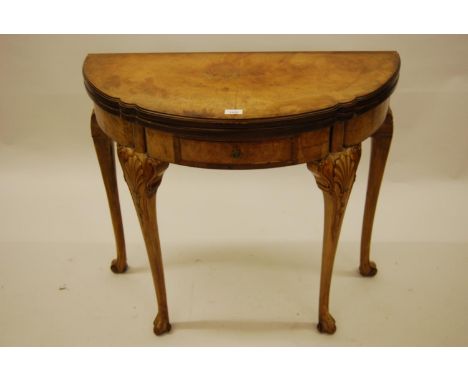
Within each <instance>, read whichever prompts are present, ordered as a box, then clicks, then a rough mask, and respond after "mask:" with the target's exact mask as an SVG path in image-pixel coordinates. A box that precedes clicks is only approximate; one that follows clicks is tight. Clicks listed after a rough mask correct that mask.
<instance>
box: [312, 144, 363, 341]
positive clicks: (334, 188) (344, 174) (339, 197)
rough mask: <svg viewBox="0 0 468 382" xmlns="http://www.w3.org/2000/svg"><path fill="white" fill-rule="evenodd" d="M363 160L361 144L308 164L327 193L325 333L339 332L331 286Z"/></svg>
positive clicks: (322, 310) (322, 314) (322, 284)
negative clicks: (331, 305) (345, 218)
mask: <svg viewBox="0 0 468 382" xmlns="http://www.w3.org/2000/svg"><path fill="white" fill-rule="evenodd" d="M360 157H361V145H360V144H359V145H356V146H352V147H350V148H347V149H344V150H343V151H340V152H334V153H330V154H328V156H326V157H325V158H324V159H322V160H320V161H313V162H309V163H308V164H307V167H308V168H309V170H311V171H312V172H313V174H314V176H315V179H316V181H317V185H318V186H319V188H320V189H321V190H322V191H323V198H324V202H325V208H324V211H325V221H324V228H323V249H322V270H321V276H320V298H319V323H318V325H317V328H318V330H319V331H320V332H322V333H328V334H333V333H334V332H335V331H336V325H335V320H334V318H333V316H332V315H331V314H330V311H329V297H330V284H331V276H332V271H333V262H334V260H335V253H336V248H337V245H338V239H339V237H340V231H341V224H342V222H343V216H344V213H345V210H346V205H347V203H348V199H349V195H350V193H351V189H352V187H353V183H354V180H355V178H356V170H357V166H358V164H359V159H360Z"/></svg>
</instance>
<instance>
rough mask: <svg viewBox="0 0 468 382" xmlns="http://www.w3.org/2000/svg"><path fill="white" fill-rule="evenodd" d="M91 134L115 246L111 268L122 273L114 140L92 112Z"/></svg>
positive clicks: (124, 258)
mask: <svg viewBox="0 0 468 382" xmlns="http://www.w3.org/2000/svg"><path fill="white" fill-rule="evenodd" d="M91 135H92V137H93V141H94V147H95V149H96V155H97V157H98V161H99V167H100V168H101V174H102V179H103V180H104V187H105V188H106V194H107V201H108V203H109V209H110V213H111V218H112V226H113V228H114V236H115V243H116V247H117V258H116V259H114V260H112V264H111V269H112V272H114V273H123V272H125V271H126V270H127V256H126V252H125V238H124V231H123V225H122V214H121V212H120V202H119V190H118V188H117V178H116V174H115V153H114V142H113V141H112V140H111V139H109V138H108V137H107V135H106V134H104V132H103V131H102V130H101V128H100V127H99V125H98V123H97V121H96V116H95V114H94V113H93V114H92V116H91Z"/></svg>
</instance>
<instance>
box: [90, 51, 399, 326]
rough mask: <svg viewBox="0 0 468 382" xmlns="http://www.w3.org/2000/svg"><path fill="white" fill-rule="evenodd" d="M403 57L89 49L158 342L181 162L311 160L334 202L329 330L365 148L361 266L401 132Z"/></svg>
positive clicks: (330, 211) (97, 130)
mask: <svg viewBox="0 0 468 382" xmlns="http://www.w3.org/2000/svg"><path fill="white" fill-rule="evenodd" d="M399 69H400V58H399V55H398V53H396V52H268V53H266V52H265V53H167V54H166V53H154V54H90V55H88V56H87V57H86V60H85V62H84V65H83V75H84V82H85V87H86V90H87V92H88V94H89V96H90V97H91V98H92V100H93V102H94V111H93V114H92V117H91V132H92V136H93V140H94V145H95V148H96V153H97V157H98V160H99V165H100V168H101V172H102V177H103V179H104V185H105V189H106V193H107V198H108V202H109V207H110V212H111V217H112V223H113V228H114V234H115V240H116V246H117V258H116V259H115V260H114V261H113V262H112V266H111V269H112V271H114V272H115V273H121V272H125V270H126V269H127V260H126V253H125V241H124V233H123V226H122V218H121V213H120V205H119V197H118V191H117V181H116V170H115V159H114V158H115V156H114V142H116V143H117V153H118V158H119V160H120V164H121V166H122V169H123V173H124V176H125V180H126V182H127V184H128V187H129V189H130V192H131V194H132V198H133V201H134V204H135V208H136V211H137V214H138V218H139V221H140V225H141V230H142V232H143V237H144V240H145V245H146V250H147V252H148V258H149V262H150V265H151V271H152V275H153V281H154V286H155V290H156V297H157V305H158V313H157V316H156V319H155V321H154V332H155V333H156V334H157V335H160V334H163V333H165V332H168V331H169V330H170V329H171V325H170V323H169V314H168V307H167V301H166V287H165V282H164V270H163V262H162V256H161V249H160V242H159V235H158V226H157V220H156V191H157V189H158V187H159V185H160V184H161V180H162V177H163V174H164V171H165V170H166V169H167V168H168V166H169V164H170V163H174V164H179V165H184V166H192V167H203V168H218V169H219V168H221V169H256V168H269V167H279V166H289V165H295V164H306V165H307V168H308V169H309V170H310V171H312V173H313V174H314V176H315V179H316V182H317V185H318V187H319V188H320V189H321V190H322V192H323V196H324V203H325V208H324V210H325V221H324V233H323V251H322V268H321V279H320V299H319V322H318V325H317V326H318V329H319V330H320V331H321V332H325V333H330V334H331V333H334V332H335V330H336V326H335V320H334V319H333V317H332V315H331V314H330V311H329V295H330V284H331V276H332V269H333V262H334V258H335V252H336V248H337V244H338V239H339V235H340V230H341V224H342V221H343V216H344V213H345V210H346V205H347V202H348V198H349V195H350V193H351V188H352V186H353V183H354V179H355V176H356V169H357V166H358V163H359V158H360V155H361V142H362V141H364V140H365V139H367V138H369V137H370V138H371V140H372V148H371V158H370V171H369V179H368V186H367V196H366V203H365V211H364V222H363V227H362V237H361V256H360V266H359V271H360V273H361V274H362V275H363V276H374V275H375V274H376V272H377V268H376V266H375V263H374V262H372V261H370V260H369V248H370V240H371V234H372V225H373V221H374V214H375V209H376V204H377V198H378V194H379V189H380V184H381V182H382V176H383V172H384V167H385V163H386V159H387V155H388V151H389V147H390V142H391V139H392V132H393V120H392V113H391V111H390V108H389V98H390V95H391V93H392V92H393V90H394V89H395V86H396V84H397V81H398V75H399Z"/></svg>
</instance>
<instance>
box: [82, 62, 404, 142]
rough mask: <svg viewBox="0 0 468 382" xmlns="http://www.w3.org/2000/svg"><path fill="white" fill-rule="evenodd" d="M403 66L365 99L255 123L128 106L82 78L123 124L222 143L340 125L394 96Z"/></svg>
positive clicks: (101, 104) (100, 103) (94, 96)
mask: <svg viewBox="0 0 468 382" xmlns="http://www.w3.org/2000/svg"><path fill="white" fill-rule="evenodd" d="M400 65H401V62H400V61H399V62H398V67H397V69H396V70H395V73H394V74H393V75H392V76H391V77H390V79H389V80H388V81H387V82H386V83H385V84H384V85H382V86H381V87H380V88H378V89H376V90H375V91H373V92H371V93H368V94H366V95H361V96H358V97H356V98H354V99H353V100H352V101H350V102H346V103H338V104H336V105H335V106H333V107H330V108H326V109H321V110H316V111H312V112H310V113H303V114H295V115H285V116H281V117H275V118H256V119H210V118H191V117H184V116H178V115H170V114H164V113H159V112H157V111H153V110H147V109H144V108H142V107H140V106H138V105H135V104H129V103H125V102H124V101H122V100H121V99H119V98H115V97H111V96H109V95H107V94H105V93H103V92H101V91H100V90H99V89H97V88H96V87H95V86H94V85H93V84H92V83H91V82H90V81H89V80H88V79H87V77H86V75H85V73H84V70H83V77H84V85H85V88H86V91H87V92H88V94H89V96H90V97H91V99H92V100H93V101H94V103H95V104H96V105H98V106H99V107H100V108H102V109H103V110H105V111H107V112H108V113H111V114H113V115H116V116H118V117H120V118H122V119H123V120H126V121H128V122H137V123H139V124H141V125H143V126H145V127H149V128H152V129H155V130H160V131H165V132H170V133H172V134H181V135H184V136H191V137H203V138H207V137H208V136H212V137H213V138H216V139H220V140H222V139H223V138H225V139H232V138H234V137H239V138H249V137H255V136H262V137H280V136H284V135H288V134H291V133H297V132H298V131H303V132H305V131H310V130H314V129H317V128H320V127H323V126H325V125H330V124H333V123H335V122H337V121H342V120H346V119H350V118H352V117H353V115H357V114H362V113H365V112H366V111H369V110H371V109H372V108H374V107H376V106H377V105H379V104H381V103H382V102H384V101H385V100H387V99H388V98H389V97H390V95H391V94H392V93H393V91H394V89H395V87H396V85H397V83H398V79H399V71H400ZM83 69H84V68H83ZM240 125H249V127H248V129H239V126H240Z"/></svg>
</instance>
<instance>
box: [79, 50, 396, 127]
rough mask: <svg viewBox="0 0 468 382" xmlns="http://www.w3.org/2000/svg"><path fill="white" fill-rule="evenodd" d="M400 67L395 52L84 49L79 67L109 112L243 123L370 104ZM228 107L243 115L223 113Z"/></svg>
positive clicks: (392, 83) (384, 95)
mask: <svg viewBox="0 0 468 382" xmlns="http://www.w3.org/2000/svg"><path fill="white" fill-rule="evenodd" d="M399 66H400V58H399V55H398V53H396V52H262V53H252V52H251V53H150V54H142V53H140V54H90V55H88V56H87V58H86V60H85V62H84V65H83V74H84V78H85V84H86V87H87V90H88V92H89V93H90V95H91V97H92V98H93V99H94V101H95V102H96V103H97V104H99V105H100V106H101V107H103V108H105V109H107V110H108V111H110V112H114V113H119V115H120V114H122V115H123V116H127V117H128V118H131V117H135V115H136V116H138V117H139V118H140V119H142V120H144V121H145V122H147V123H157V122H163V121H164V120H165V119H168V120H171V119H172V120H178V121H183V122H185V123H187V122H194V121H197V120H200V119H201V120H206V121H211V122H212V123H218V124H220V123H221V125H223V124H225V123H228V124H229V122H231V123H232V122H236V121H237V122H238V123H237V124H236V126H237V127H238V128H239V129H242V128H244V129H247V128H249V126H246V125H244V124H243V123H242V122H243V121H247V120H261V121H259V122H258V123H265V122H266V121H268V122H274V120H275V119H278V118H279V119H281V118H287V117H293V116H296V117H297V116H304V115H308V116H309V117H314V118H315V119H317V118H319V119H324V118H327V117H330V115H329V113H335V114H336V113H337V112H338V111H340V112H342V113H343V112H356V111H358V110H361V109H362V108H363V107H364V108H365V107H366V106H368V108H371V107H372V106H374V105H375V104H376V103H380V102H382V101H383V100H384V99H386V98H388V96H389V95H390V93H391V92H392V91H393V88H394V86H395V84H396V81H397V79H398V71H399ZM232 109H234V110H241V112H242V114H226V110H232ZM325 111H327V112H325ZM211 128H212V129H216V128H218V126H216V125H212V126H211Z"/></svg>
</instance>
